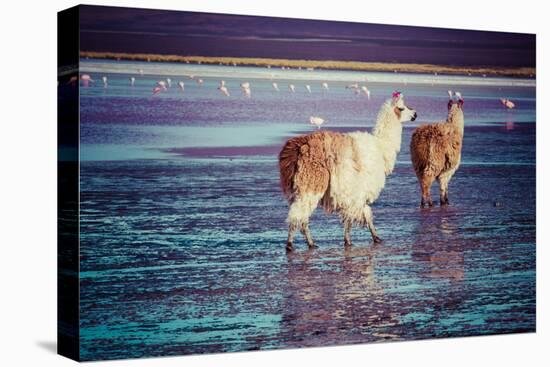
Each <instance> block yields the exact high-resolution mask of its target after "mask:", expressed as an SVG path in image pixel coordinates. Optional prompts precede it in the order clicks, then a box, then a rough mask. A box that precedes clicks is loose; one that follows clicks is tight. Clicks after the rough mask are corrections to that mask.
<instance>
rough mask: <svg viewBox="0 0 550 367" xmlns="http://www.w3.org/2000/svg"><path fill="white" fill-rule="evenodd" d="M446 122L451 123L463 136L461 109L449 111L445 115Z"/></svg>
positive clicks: (462, 114)
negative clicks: (446, 115) (447, 114)
mask: <svg viewBox="0 0 550 367" xmlns="http://www.w3.org/2000/svg"><path fill="white" fill-rule="evenodd" d="M447 123H448V124H450V125H452V126H453V127H454V128H455V130H456V131H457V132H458V133H459V134H460V136H464V113H463V112H462V111H454V113H450V114H449V116H448V117H447Z"/></svg>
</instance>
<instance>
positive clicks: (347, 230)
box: [344, 219, 353, 247]
mask: <svg viewBox="0 0 550 367" xmlns="http://www.w3.org/2000/svg"><path fill="white" fill-rule="evenodd" d="M352 225H353V222H352V221H351V220H349V219H348V220H344V246H345V247H349V246H351V227H352Z"/></svg>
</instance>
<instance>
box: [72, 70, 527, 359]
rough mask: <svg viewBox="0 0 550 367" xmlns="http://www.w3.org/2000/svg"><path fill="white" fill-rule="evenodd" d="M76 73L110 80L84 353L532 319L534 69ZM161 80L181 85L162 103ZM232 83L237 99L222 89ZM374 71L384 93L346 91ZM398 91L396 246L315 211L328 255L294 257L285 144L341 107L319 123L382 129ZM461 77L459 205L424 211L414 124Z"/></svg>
mask: <svg viewBox="0 0 550 367" xmlns="http://www.w3.org/2000/svg"><path fill="white" fill-rule="evenodd" d="M81 68H82V70H83V71H85V72H87V73H89V74H90V75H92V77H93V78H94V79H95V80H96V83H95V84H93V85H92V86H90V87H89V88H81V94H80V101H81V124H80V137H81V151H80V157H81V160H82V163H81V172H80V184H81V206H80V212H81V223H80V229H81V237H80V246H81V264H80V270H81V274H80V275H81V278H80V292H81V294H80V296H81V297H80V304H81V313H80V326H81V338H82V340H81V354H82V358H83V359H85V360H95V359H117V358H128V357H143V356H157V355H178V354H194V353H214V352H224V351H244V350H258V349H274V348H295V347H306V346H324V345H334V344H351V343H364V342H383V341H389V340H415V339H425V338H438V337H456V336H470V335H487V334H497V333H514V332H532V331H534V330H535V319H536V312H535V310H536V307H535V298H536V297H535V296H536V294H535V259H536V252H535V235H536V231H535V173H536V172H535V163H536V159H535V136H536V124H535V108H536V102H535V89H534V84H533V83H534V82H533V81H531V80H518V79H506V78H498V79H493V78H474V77H463V78H458V79H457V77H447V76H438V77H437V78H436V77H434V76H426V75H404V74H403V75H401V74H397V73H396V74H393V73H389V74H384V73H370V74H365V73H354V72H329V71H322V70H319V71H317V70H316V71H313V72H308V71H299V70H295V71H293V70H290V71H288V73H283V71H281V70H278V71H274V70H268V69H260V68H240V67H237V68H234V67H229V66H203V65H201V66H198V65H193V66H188V65H180V64H156V63H129V62H119V63H117V62H105V61H101V62H99V61H96V60H93V61H92V60H82V65H81ZM140 68H141V69H143V70H144V75H143V76H140V75H139V74H137V70H138V69H140ZM285 72H287V71H285ZM152 73H155V74H152ZM190 73H193V74H194V75H197V77H200V78H202V79H204V83H203V85H202V86H199V85H198V84H197V83H195V82H194V81H193V80H191V79H189V78H186V77H185V75H187V74H190ZM272 73H273V74H275V75H273V76H272V75H271V74H272ZM103 75H106V76H107V77H108V86H107V88H104V87H103V83H102V82H101V76H103ZM131 75H133V76H135V77H136V83H135V85H134V87H131V86H130V83H129V80H128V78H129V76H131ZM166 77H170V78H171V79H172V87H171V88H169V89H168V90H167V91H166V92H162V93H160V94H159V95H155V96H153V95H152V88H153V87H154V86H155V83H156V81H157V80H160V78H166ZM221 78H223V79H224V80H225V81H226V84H227V85H228V88H229V90H230V93H231V96H230V97H225V96H223V95H222V94H221V93H220V92H219V91H218V90H217V89H216V87H217V85H218V83H219V79H221ZM272 78H273V79H272ZM365 78H367V79H368V80H369V82H368V85H369V89H370V90H371V93H372V98H371V99H370V100H368V99H367V98H366V96H355V95H354V94H353V93H352V92H351V91H350V90H349V89H346V88H345V85H347V84H349V83H350V82H353V81H357V82H363V81H364V80H365ZM434 78H435V81H434ZM179 80H184V82H185V84H186V87H185V91H184V92H183V93H182V92H180V91H178V88H177V86H176V83H177V81H179ZM244 81H249V82H250V84H251V89H252V97H251V98H250V99H248V98H246V97H244V96H243V94H242V92H240V90H239V87H238V85H239V84H240V83H242V82H244ZM273 81H276V82H277V83H278V84H279V88H280V92H276V91H274V90H273V88H272V86H271V83H272V82H273ZM321 81H327V82H328V83H329V91H328V92H327V91H325V92H323V91H322V90H321V86H320V82H321ZM405 81H406V84H405ZM288 83H293V84H295V85H296V93H294V94H292V93H290V92H289V91H288V88H287V84H288ZM306 83H307V84H309V85H311V88H312V93H311V94H309V93H307V92H306V90H305V88H304V85H305V84H306ZM432 83H433V84H434V85H433V86H432ZM395 89H399V90H402V91H403V93H404V94H405V96H406V100H407V104H409V105H411V106H413V107H414V108H416V110H417V112H418V115H419V121H417V122H415V123H411V124H407V125H406V127H405V129H404V134H403V143H402V151H401V153H400V154H399V156H398V162H397V165H396V169H395V171H394V173H393V174H392V175H391V176H390V177H389V178H388V180H387V182H386V186H385V188H384V191H383V192H382V194H381V196H380V198H379V199H378V201H377V202H376V203H375V205H374V206H373V211H374V215H375V224H376V225H377V228H378V231H379V234H380V236H381V237H382V239H383V240H384V242H383V243H381V244H377V245H374V244H373V243H371V240H370V235H369V234H368V231H366V230H365V229H359V228H358V229H355V230H354V232H353V233H352V236H353V238H354V247H353V248H351V249H344V247H343V238H342V228H341V225H340V223H339V221H338V218H337V217H336V216H327V215H325V214H323V213H322V212H321V211H320V210H318V211H317V212H315V213H314V215H313V217H312V220H311V230H312V234H313V236H314V239H315V240H316V242H317V244H318V246H319V248H318V249H316V250H313V251H308V250H307V249H306V247H307V246H306V245H305V243H304V242H303V240H302V238H301V237H298V240H297V243H296V248H297V251H295V252H294V253H291V254H287V253H286V252H285V250H284V246H285V241H286V225H285V223H284V219H285V217H286V210H287V204H286V202H285V201H284V199H283V197H282V195H281V193H280V189H279V182H278V167H277V159H276V157H277V154H278V151H279V149H280V147H281V145H282V144H283V143H284V141H285V139H287V138H288V137H290V136H294V135H296V134H301V133H305V132H310V131H313V127H312V126H311V125H309V124H308V119H309V116H310V115H316V116H322V117H324V118H325V119H326V120H327V121H326V123H325V126H323V129H332V130H338V131H351V130H357V129H370V127H371V126H372V125H373V123H374V120H375V118H376V113H377V111H378V108H379V107H380V105H381V104H382V102H383V101H384V99H385V98H387V96H388V95H390V94H391V91H393V90H395ZM448 89H452V90H455V89H458V90H460V91H461V92H462V94H463V95H464V97H465V100H466V103H465V106H464V108H465V115H466V128H465V136H464V148H463V158H462V162H463V163H462V165H461V167H460V169H459V170H458V171H457V173H456V175H455V177H454V178H453V180H452V181H451V184H450V194H449V198H450V201H451V206H450V207H448V208H439V207H435V208H432V209H426V210H420V209H419V208H418V204H419V201H420V192H419V189H418V184H417V182H416V177H415V176H414V173H413V171H412V167H411V164H410V158H409V153H408V144H409V141H410V135H411V133H412V131H413V129H414V127H415V126H417V125H418V124H420V123H424V122H433V121H439V120H441V119H443V118H444V117H445V115H446V113H445V111H446V104H447V90H448ZM500 97H508V98H510V99H512V100H513V101H514V102H516V104H517V109H515V110H512V111H508V110H504V109H503V108H502V106H501V105H500V102H499V101H498V98H500ZM433 195H434V197H435V198H437V195H438V194H437V187H434V188H433Z"/></svg>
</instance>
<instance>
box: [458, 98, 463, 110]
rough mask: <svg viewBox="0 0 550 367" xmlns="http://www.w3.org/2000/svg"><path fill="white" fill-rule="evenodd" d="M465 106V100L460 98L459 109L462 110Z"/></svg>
mask: <svg viewBox="0 0 550 367" xmlns="http://www.w3.org/2000/svg"><path fill="white" fill-rule="evenodd" d="M463 105H464V100H463V99H462V98H460V99H459V100H458V107H459V108H462V106H463Z"/></svg>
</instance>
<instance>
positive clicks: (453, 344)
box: [0, 0, 550, 367]
mask: <svg viewBox="0 0 550 367" xmlns="http://www.w3.org/2000/svg"><path fill="white" fill-rule="evenodd" d="M93 3H94V4H104V5H120V6H133V7H146V8H161V9H173V10H196V11H207V12H222V13H234V14H250V15H268V16H283V17H296V18H310V19H328V20H345V21H359V22H371V23H385V24H407V25H423V26H436V27H448V28H466V29H483V30H499V31H515V32H527V33H537V35H538V36H537V65H538V67H537V84H538V91H537V101H538V108H537V112H538V113H537V130H538V131H537V153H538V154H537V173H538V174H537V208H538V210H537V219H538V221H537V222H538V223H537V229H538V230H537V232H538V236H537V285H538V287H537V306H538V307H537V333H536V334H520V335H504V336H490V337H470V338H459V339H441V340H430V341H420V342H401V343H389V344H378V345H372V344H371V345H368V344H367V345H358V346H349V347H347V346H344V347H331V348H313V349H303V350H290V351H270V352H253V353H232V354H218V355H208V356H191V357H171V358H154V359H142V360H132V361H118V362H101V363H100V364H101V365H105V366H111V365H113V366H126V365H133V366H165V365H166V366H175V365H182V364H185V365H186V366H219V365H224V366H258V365H262V366H280V365H289V366H290V365H302V366H309V365H317V366H335V365H336V366H338V365H343V364H345V365H346V366H347V365H370V366H374V365H378V366H392V365H400V366H402V365H406V366H410V365H412V366H415V365H421V366H445V367H448V366H463V365H465V364H471V365H474V366H477V365H492V366H494V365H496V366H525V365H527V366H533V365H542V364H543V363H544V362H546V363H548V359H549V357H548V355H549V353H548V352H547V350H548V349H550V347H549V345H550V340H549V316H548V311H549V308H548V306H549V303H548V289H549V285H548V267H549V266H548V262H549V257H548V246H547V244H546V243H545V241H544V240H547V239H548V238H549V236H548V233H549V231H548V218H549V215H548V213H547V212H546V210H547V208H548V204H549V202H548V193H545V192H544V187H546V185H548V184H549V182H548V173H547V172H548V163H547V162H548V157H549V155H548V154H549V151H548V150H549V149H548V148H549V146H550V143H549V142H548V139H549V138H550V135H549V134H548V132H549V131H548V130H549V128H548V125H549V124H550V119H549V118H548V117H547V116H548V114H549V112H547V109H548V107H547V105H546V102H547V101H548V100H549V97H550V96H549V92H548V91H549V88H548V83H549V82H550V80H549V77H548V65H549V63H550V59H549V57H550V55H549V46H548V45H550V40H549V38H550V35H549V33H550V32H549V30H550V24H548V23H549V20H548V11H547V10H545V9H544V7H543V4H545V3H546V2H544V1H530V0H529V1H527V0H524V1H515V2H509V3H506V2H504V1H481V0H476V1H469V0H468V1H458V0H455V1H444V0H438V1H437V0H436V1H422V2H421V1H420V0H408V1H402V0H391V1H388V0H374V1H348V0H337V1H326V2H321V0H317V1H310V2H306V1H298V0H293V1H292V0H275V1H270V2H262V1H259V0H255V1H245V0H233V1H229V0H224V1H212V0H210V1H207V0H202V1H201V0H192V1H191V0H187V1H167V0H155V1H151V0H147V1H146V0H134V1H93ZM76 4H77V3H76V2H73V1H61V0H56V1H40V2H36V3H34V4H33V3H32V2H30V1H20V0H19V1H18V0H15V1H14V0H7V1H5V2H3V3H2V10H0V17H1V21H0V27H1V31H0V40H1V43H0V63H1V64H0V65H1V68H0V93H1V98H0V101H1V102H0V139H1V142H0V157H1V161H0V162H1V170H0V172H1V173H0V185H1V186H0V199H1V200H0V230H1V231H0V251H1V252H0V254H1V257H0V261H1V263H0V264H1V266H0V272H1V274H0V275H1V276H0V282H1V283H0V286H1V288H0V292H1V293H0V307H1V309H0V318H1V319H0V336H1V340H0V364H1V365H2V366H19V365H26V366H49V365H60V366H65V365H71V364H73V363H74V362H71V361H69V360H68V359H65V358H63V357H60V356H57V355H56V354H55V340H56V159H57V156H56V83H57V75H56V72H57V68H56V47H57V46H56V12H57V11H59V10H62V9H65V8H67V7H70V6H73V5H76ZM545 225H546V228H545ZM545 348H546V350H545ZM545 357H546V358H545ZM544 359H546V360H544ZM546 365H547V364H546Z"/></svg>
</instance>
